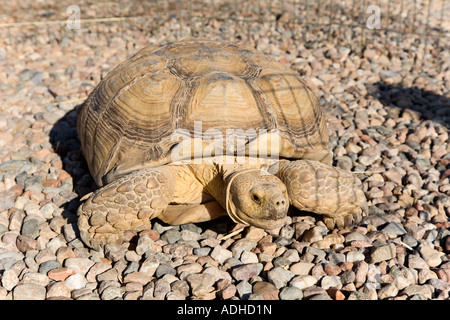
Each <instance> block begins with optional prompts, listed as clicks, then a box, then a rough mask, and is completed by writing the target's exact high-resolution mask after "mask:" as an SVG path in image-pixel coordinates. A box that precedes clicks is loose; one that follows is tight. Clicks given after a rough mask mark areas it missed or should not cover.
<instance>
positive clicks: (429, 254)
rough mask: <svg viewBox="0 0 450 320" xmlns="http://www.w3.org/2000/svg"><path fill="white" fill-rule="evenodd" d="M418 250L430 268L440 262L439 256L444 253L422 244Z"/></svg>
mask: <svg viewBox="0 0 450 320" xmlns="http://www.w3.org/2000/svg"><path fill="white" fill-rule="evenodd" d="M419 252H420V255H421V256H422V258H423V259H424V260H425V262H426V263H427V264H428V266H430V267H432V268H434V267H437V266H439V265H440V264H441V263H442V260H441V256H443V255H444V254H443V253H442V252H439V251H436V250H434V249H433V248H432V247H429V246H422V247H421V248H420V249H419Z"/></svg>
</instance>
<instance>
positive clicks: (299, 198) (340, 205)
mask: <svg viewBox="0 0 450 320" xmlns="http://www.w3.org/2000/svg"><path fill="white" fill-rule="evenodd" d="M269 172H274V174H275V175H276V176H277V177H279V178H280V179H281V181H283V182H284V184H285V185H286V187H287V190H288V194H289V199H290V204H291V205H293V206H295V207H296V208H297V209H300V210H305V211H311V212H314V213H317V214H323V215H324V222H325V224H326V225H327V227H328V228H329V229H334V227H335V226H337V227H338V228H339V229H342V228H344V227H351V226H352V225H353V224H354V223H358V222H359V221H360V220H361V218H362V216H363V215H364V213H363V209H366V208H367V203H366V198H365V196H364V192H363V191H362V190H361V181H360V180H359V179H358V178H357V177H356V176H355V175H354V174H353V173H351V172H348V171H344V170H342V169H339V168H335V167H332V166H329V165H326V164H323V163H320V162H318V161H310V160H297V161H280V162H279V168H278V171H276V165H273V166H271V167H270V168H269Z"/></svg>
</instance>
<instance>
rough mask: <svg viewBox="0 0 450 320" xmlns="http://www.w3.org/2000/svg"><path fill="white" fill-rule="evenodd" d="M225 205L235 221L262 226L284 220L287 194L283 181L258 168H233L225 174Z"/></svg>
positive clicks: (271, 227) (275, 225) (274, 225)
mask: <svg viewBox="0 0 450 320" xmlns="http://www.w3.org/2000/svg"><path fill="white" fill-rule="evenodd" d="M226 182H227V188H226V208H227V212H228V214H229V216H230V217H231V218H232V219H233V221H235V222H237V223H243V224H246V225H251V226H255V227H258V228H262V229H265V230H271V229H276V228H279V227H281V226H283V225H284V224H285V220H286V215H287V211H288V208H289V197H288V194H287V189H286V186H285V185H284V183H283V182H282V181H281V180H280V179H278V178H277V177H276V176H274V175H272V174H270V173H268V172H266V171H263V170H259V169H244V170H240V171H235V172H233V173H232V174H230V175H229V176H227V178H226Z"/></svg>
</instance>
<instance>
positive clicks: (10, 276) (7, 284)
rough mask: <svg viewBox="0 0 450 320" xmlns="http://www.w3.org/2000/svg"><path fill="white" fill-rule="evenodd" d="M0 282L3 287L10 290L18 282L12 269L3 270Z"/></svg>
mask: <svg viewBox="0 0 450 320" xmlns="http://www.w3.org/2000/svg"><path fill="white" fill-rule="evenodd" d="M1 283H2V286H3V288H5V289H6V290H8V291H11V290H12V289H13V288H14V287H15V286H16V285H17V284H18V283H19V277H18V276H17V274H16V272H15V271H14V270H5V271H4V272H3V274H2V278H1Z"/></svg>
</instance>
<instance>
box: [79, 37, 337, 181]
mask: <svg viewBox="0 0 450 320" xmlns="http://www.w3.org/2000/svg"><path fill="white" fill-rule="evenodd" d="M77 113H78V134H79V138H80V141H81V147H82V151H83V154H84V156H85V158H86V161H87V164H88V166H89V170H90V172H91V174H92V176H93V178H94V180H95V182H96V183H97V184H98V185H99V186H102V185H105V184H107V183H109V182H111V181H113V180H115V179H117V178H118V177H119V176H122V175H124V174H127V173H129V172H131V171H134V170H138V169H140V168H143V167H152V166H153V167H154V166H159V165H164V164H168V163H171V162H173V159H172V157H171V154H172V152H171V151H172V150H173V149H174V147H176V146H177V144H179V140H176V139H175V140H174V139H173V136H174V133H176V132H184V134H188V135H189V134H190V135H191V136H194V135H195V134H200V135H201V134H202V132H203V134H204V133H205V132H213V133H215V134H217V133H218V132H219V133H222V134H223V136H225V135H226V132H227V130H230V129H235V130H237V131H239V129H240V130H244V131H245V130H249V129H250V130H252V129H253V130H255V132H257V133H259V132H264V130H262V129H265V130H266V131H269V130H270V132H277V134H278V136H279V141H280V142H279V144H278V145H277V148H278V149H279V150H278V152H279V157H281V158H288V159H314V160H319V161H322V162H326V163H329V162H330V161H331V153H330V152H329V150H328V131H327V126H326V123H325V120H324V116H323V112H322V110H321V108H320V107H319V105H318V103H317V99H316V97H315V96H314V94H313V93H312V91H311V90H310V89H309V88H308V86H307V85H306V84H305V82H304V81H303V80H302V79H301V78H300V76H299V75H298V74H297V73H296V72H294V71H293V70H291V69H289V68H288V67H286V66H284V65H283V64H281V63H279V62H277V61H275V60H274V59H273V58H271V57H269V56H267V55H264V54H262V53H261V52H259V51H257V50H255V49H253V48H250V47H247V46H243V45H236V44H231V43H225V42H218V41H210V40H203V39H186V40H182V41H178V42H174V43H169V44H166V45H162V46H148V47H145V48H144V49H142V50H140V51H139V52H138V53H136V54H135V55H134V56H132V57H131V58H130V59H128V60H127V61H125V62H123V63H122V64H120V65H119V66H117V67H116V68H115V69H114V70H112V71H111V72H110V73H109V74H108V75H107V76H106V77H105V78H104V79H103V80H102V81H101V82H100V83H99V85H98V86H97V87H96V88H95V89H94V90H93V91H92V93H91V94H90V95H89V97H88V98H87V100H86V101H85V102H84V103H83V105H82V106H81V107H80V108H79V110H78V112H77ZM196 122H197V124H198V123H201V128H200V129H201V130H202V132H200V133H199V132H196V131H198V130H199V127H198V125H197V126H196ZM212 129H214V130H212ZM177 130H178V131H177ZM180 130H181V131H180ZM261 130H262V131H261ZM273 130H275V131H273ZM241 132H242V131H241ZM250 140H251V139H250ZM235 151H236V150H235ZM247 156H248V154H247Z"/></svg>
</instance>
